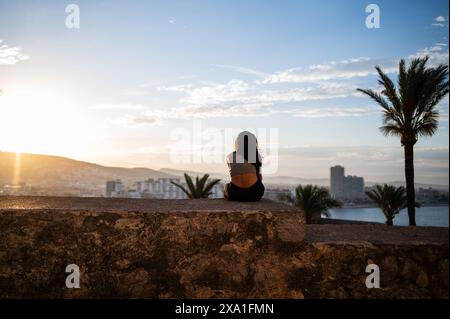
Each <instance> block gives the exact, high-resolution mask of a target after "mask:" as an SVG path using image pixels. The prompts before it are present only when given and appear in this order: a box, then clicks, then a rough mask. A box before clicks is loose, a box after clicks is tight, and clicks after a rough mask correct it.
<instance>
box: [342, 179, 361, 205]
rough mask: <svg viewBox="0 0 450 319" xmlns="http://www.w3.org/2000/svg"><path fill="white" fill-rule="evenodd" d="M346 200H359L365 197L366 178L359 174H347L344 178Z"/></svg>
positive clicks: (344, 196)
mask: <svg viewBox="0 0 450 319" xmlns="http://www.w3.org/2000/svg"><path fill="white" fill-rule="evenodd" d="M343 198H344V199H346V200H350V201H353V200H357V199H363V198H364V178H362V177H358V176H351V175H350V176H346V177H345V178H344V194H343Z"/></svg>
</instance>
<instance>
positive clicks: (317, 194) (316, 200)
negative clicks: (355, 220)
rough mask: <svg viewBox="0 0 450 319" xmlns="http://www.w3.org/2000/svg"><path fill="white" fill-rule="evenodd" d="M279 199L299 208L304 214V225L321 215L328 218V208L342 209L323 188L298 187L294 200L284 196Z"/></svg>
mask: <svg viewBox="0 0 450 319" xmlns="http://www.w3.org/2000/svg"><path fill="white" fill-rule="evenodd" d="M280 199H282V200H285V201H288V202H291V203H293V204H294V205H295V206H298V207H300V208H301V209H302V210H303V211H304V212H305V215H306V223H308V224H310V223H311V222H313V221H314V220H317V219H320V218H321V215H322V214H324V215H326V216H329V213H328V210H329V209H330V208H335V207H342V203H341V202H340V201H338V200H335V199H333V198H331V197H330V194H329V193H328V190H327V189H326V188H325V187H318V186H315V185H305V186H302V185H299V186H297V188H296V189H295V198H292V196H288V195H284V196H283V198H280Z"/></svg>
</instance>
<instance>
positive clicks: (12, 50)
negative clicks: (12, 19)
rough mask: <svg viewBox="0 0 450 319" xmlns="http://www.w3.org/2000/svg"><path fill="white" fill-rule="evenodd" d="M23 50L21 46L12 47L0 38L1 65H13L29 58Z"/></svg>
mask: <svg viewBox="0 0 450 319" xmlns="http://www.w3.org/2000/svg"><path fill="white" fill-rule="evenodd" d="M21 51H22V49H21V48H18V47H10V46H8V45H7V44H3V40H0V65H13V64H16V63H18V62H20V61H25V60H28V59H29V57H28V56H27V55H25V54H23V53H22V52H21Z"/></svg>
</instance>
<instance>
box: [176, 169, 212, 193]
mask: <svg viewBox="0 0 450 319" xmlns="http://www.w3.org/2000/svg"><path fill="white" fill-rule="evenodd" d="M184 179H185V180H186V185H187V187H188V189H186V188H185V187H184V186H183V185H180V184H178V183H176V182H174V181H170V182H171V183H172V184H173V185H175V186H177V187H179V188H180V189H181V190H182V191H183V192H184V193H185V194H186V195H187V196H188V197H189V198H208V197H209V195H211V194H212V192H211V189H212V188H213V187H214V185H216V184H217V183H219V182H220V179H213V180H210V181H208V179H209V175H208V174H205V175H203V177H202V178H199V177H198V176H197V177H196V178H195V185H194V183H193V181H192V178H191V177H190V176H189V175H188V174H186V173H184Z"/></svg>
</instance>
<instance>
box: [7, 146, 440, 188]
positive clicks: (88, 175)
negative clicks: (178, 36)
mask: <svg viewBox="0 0 450 319" xmlns="http://www.w3.org/2000/svg"><path fill="white" fill-rule="evenodd" d="M15 166H16V153H10V152H0V186H2V185H7V184H11V183H12V181H13V180H14V175H15V172H16V170H15ZM19 173H20V175H19V182H21V183H24V184H26V185H31V186H34V187H40V188H44V189H64V190H66V191H67V192H69V193H70V191H69V190H72V189H73V190H77V191H78V192H82V191H85V192H95V193H99V194H101V192H103V189H104V187H105V182H106V181H107V180H113V179H121V180H122V181H123V182H124V183H125V184H127V185H131V184H132V183H134V182H136V181H141V180H145V179H148V178H155V179H156V178H163V177H166V178H173V177H182V176H183V174H184V173H185V171H183V170H176V169H171V168H162V169H159V170H154V169H150V168H123V167H109V166H103V165H98V164H93V163H89V162H83V161H77V160H73V159H70V158H66V157H60V156H50V155H37V154H26V153H22V154H21V156H20V172H19ZM187 173H188V174H190V175H194V176H195V175H202V174H203V172H193V171H187ZM210 175H211V177H212V178H219V179H222V180H224V181H227V180H228V179H229V178H228V177H227V176H224V175H220V174H214V173H212V174H210ZM263 181H264V183H265V184H266V185H268V186H269V187H292V186H295V185H298V184H316V185H321V186H328V185H329V180H328V179H327V178H319V179H305V178H300V177H292V176H265V177H264V178H263ZM373 184H375V183H372V182H366V185H368V186H370V185H373ZM390 184H394V185H403V184H404V183H403V182H398V181H395V182H392V183H390ZM416 186H417V187H426V188H428V187H433V188H436V189H448V186H447V185H433V184H419V183H418V184H416Z"/></svg>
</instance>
